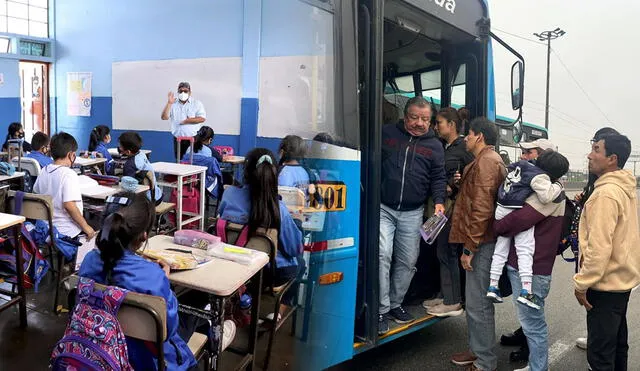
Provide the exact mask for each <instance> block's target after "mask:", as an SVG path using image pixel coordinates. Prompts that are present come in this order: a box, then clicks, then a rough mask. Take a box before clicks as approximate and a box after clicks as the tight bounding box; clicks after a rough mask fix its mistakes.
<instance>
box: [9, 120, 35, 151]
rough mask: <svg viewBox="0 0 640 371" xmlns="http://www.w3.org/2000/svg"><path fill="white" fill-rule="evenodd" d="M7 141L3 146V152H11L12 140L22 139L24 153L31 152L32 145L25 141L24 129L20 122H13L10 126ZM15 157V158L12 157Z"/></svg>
mask: <svg viewBox="0 0 640 371" xmlns="http://www.w3.org/2000/svg"><path fill="white" fill-rule="evenodd" d="M7 131H8V132H7V139H6V140H5V141H4V144H3V145H2V150H3V151H4V152H8V151H9V140H10V139H22V140H23V141H22V152H24V153H26V152H31V144H29V142H27V141H26V140H24V130H23V129H22V124H21V123H19V122H12V123H11V125H9V129H8V130H7ZM16 156H17V154H16ZM11 157H13V156H11Z"/></svg>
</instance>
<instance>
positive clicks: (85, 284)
mask: <svg viewBox="0 0 640 371" xmlns="http://www.w3.org/2000/svg"><path fill="white" fill-rule="evenodd" d="M94 285H95V281H94V280H92V279H91V278H87V277H80V281H78V293H77V295H76V303H80V302H86V301H88V300H89V297H90V296H91V293H92V292H93V286H94Z"/></svg>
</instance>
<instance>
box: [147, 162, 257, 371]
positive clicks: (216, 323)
mask: <svg viewBox="0 0 640 371" xmlns="http://www.w3.org/2000/svg"><path fill="white" fill-rule="evenodd" d="M174 165H175V164H174ZM146 248H147V249H151V250H164V249H168V248H179V249H181V250H190V251H192V252H193V254H195V255H197V254H200V255H202V254H205V253H204V252H203V251H202V250H198V249H193V248H190V247H186V246H182V245H176V244H174V243H173V237H170V236H161V235H158V236H154V237H151V238H150V239H149V243H148V245H147V247H146ZM259 254H260V257H261V259H257V260H256V261H254V262H253V263H252V264H251V265H243V264H240V263H236V262H232V261H229V260H224V259H218V258H213V259H212V260H211V261H210V262H208V263H206V264H204V265H202V266H200V267H198V268H196V269H192V270H186V271H179V272H172V273H171V274H170V275H169V281H170V282H171V283H172V284H174V285H177V286H181V287H186V288H190V289H193V290H197V291H201V292H204V293H207V294H209V301H210V304H211V311H210V313H208V315H209V317H208V319H211V320H212V321H213V326H212V328H213V329H214V331H220V334H219V335H218V336H217V338H218V339H223V328H224V326H223V325H222V324H223V323H224V317H225V315H224V307H225V300H226V298H227V297H229V296H231V295H232V294H233V293H235V292H236V291H237V290H238V289H239V288H240V287H241V286H242V285H243V284H244V283H245V282H247V281H248V280H249V279H251V278H252V277H254V276H256V277H257V278H258V279H257V280H254V282H253V284H252V285H251V289H252V290H251V296H252V306H251V326H250V331H251V332H250V333H251V336H250V338H249V347H248V350H247V355H246V356H245V358H244V359H243V361H242V363H244V364H249V366H250V369H251V368H252V367H253V364H254V361H255V349H256V343H257V341H258V316H259V314H260V293H261V286H262V268H264V267H265V266H266V265H267V264H268V263H269V257H268V255H267V254H265V253H262V252H260V253H259ZM180 309H181V310H182V311H184V312H188V313H191V314H194V315H197V316H201V315H202V314H201V313H200V312H202V311H199V310H195V311H194V310H193V308H189V307H185V306H180ZM221 354H222V340H221V341H220V343H219V344H218V354H214V355H213V362H212V363H211V365H212V367H213V369H214V370H217V369H218V365H219V361H220V355H221Z"/></svg>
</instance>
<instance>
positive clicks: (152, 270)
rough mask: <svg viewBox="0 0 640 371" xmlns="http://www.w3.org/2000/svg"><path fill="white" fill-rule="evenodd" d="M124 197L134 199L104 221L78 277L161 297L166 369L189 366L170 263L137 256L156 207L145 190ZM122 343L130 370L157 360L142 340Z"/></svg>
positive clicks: (149, 367)
mask: <svg viewBox="0 0 640 371" xmlns="http://www.w3.org/2000/svg"><path fill="white" fill-rule="evenodd" d="M128 197H132V198H133V202H132V203H131V205H129V206H126V207H123V208H122V209H120V210H118V211H117V212H115V213H113V214H111V215H109V216H108V217H107V218H106V219H105V221H104V224H103V227H102V230H101V231H100V233H98V236H97V237H96V246H97V249H94V250H93V251H91V252H89V253H88V254H87V256H86V257H85V259H84V260H83V262H82V265H81V267H80V271H79V275H80V276H82V277H88V278H91V279H92V280H94V281H96V282H98V283H101V284H106V285H113V286H118V287H122V288H125V289H127V290H130V291H133V292H137V293H141V294H148V295H155V296H160V297H163V298H164V300H165V301H166V303H167V335H168V336H167V341H166V342H165V344H164V347H163V348H164V355H165V361H166V363H167V369H168V370H189V369H191V368H192V367H195V366H196V360H195V358H194V357H193V354H192V353H191V351H190V350H189V347H188V346H187V343H188V341H189V338H190V337H191V334H192V332H191V333H189V334H187V335H185V334H184V332H183V329H182V328H180V325H183V322H186V321H185V318H183V319H182V321H180V320H179V318H178V301H177V299H176V296H175V294H174V293H173V291H171V287H170V286H169V279H168V275H169V267H168V266H167V264H166V263H162V262H161V263H160V264H158V263H157V262H151V261H148V260H145V259H144V258H142V257H141V256H139V255H136V251H137V250H138V249H139V248H141V247H142V246H143V245H144V244H145V243H146V241H147V239H148V237H149V233H150V231H151V227H152V224H153V216H154V215H155V208H154V206H153V204H152V203H151V201H149V199H148V198H147V197H146V196H145V195H144V194H137V195H130V196H128ZM187 321H188V319H187ZM225 325H226V324H225ZM225 329H226V327H225ZM179 332H180V333H179ZM185 337H186V339H185ZM127 347H128V349H129V361H130V362H131V365H132V366H133V368H134V369H136V370H155V369H157V366H156V364H157V359H156V358H155V357H154V355H153V354H152V353H151V352H150V351H149V349H148V348H147V347H146V346H145V344H144V342H142V341H139V340H136V339H132V338H127Z"/></svg>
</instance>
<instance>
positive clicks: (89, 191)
mask: <svg viewBox="0 0 640 371" xmlns="http://www.w3.org/2000/svg"><path fill="white" fill-rule="evenodd" d="M148 190H149V186H147V185H142V184H140V185H138V187H137V189H136V191H135V193H142V192H146V191H148ZM123 191H124V189H123V188H122V187H121V186H119V185H118V186H114V187H106V186H102V185H98V186H97V187H95V188H82V189H81V193H82V197H87V198H91V199H94V200H106V199H107V198H108V197H109V196H113V195H115V194H116V193H120V192H123Z"/></svg>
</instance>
